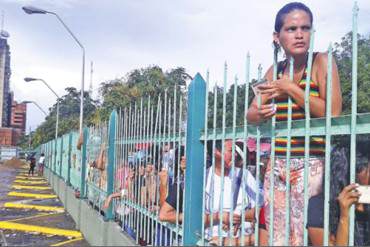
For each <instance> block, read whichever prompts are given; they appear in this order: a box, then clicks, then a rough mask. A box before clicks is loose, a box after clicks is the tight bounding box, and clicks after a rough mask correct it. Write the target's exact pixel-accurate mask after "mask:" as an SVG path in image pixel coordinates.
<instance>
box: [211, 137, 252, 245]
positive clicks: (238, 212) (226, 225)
mask: <svg viewBox="0 0 370 247" xmlns="http://www.w3.org/2000/svg"><path fill="white" fill-rule="evenodd" d="M221 144H222V142H221V141H219V140H217V141H216V149H215V151H214V152H211V153H212V154H213V155H214V158H215V164H214V167H210V168H208V170H207V174H206V188H205V190H206V191H205V212H206V214H205V227H206V238H207V239H208V240H209V241H210V243H211V244H222V245H228V244H232V245H239V235H238V234H240V224H241V222H242V220H241V216H242V210H243V206H244V210H245V214H244V215H245V225H244V231H245V233H248V236H249V235H250V233H249V232H250V231H251V230H252V228H253V227H252V225H251V222H254V206H255V202H254V200H253V199H252V197H253V193H250V192H251V191H253V190H254V189H255V179H254V178H253V176H252V175H251V174H250V173H248V171H247V170H246V169H244V171H246V172H243V173H242V170H241V169H240V168H237V167H234V169H232V163H233V157H232V155H233V152H232V144H233V142H232V140H225V142H224V176H223V177H222V145H221ZM211 145H212V143H211ZM234 155H235V156H234V157H235V159H234V160H235V161H236V158H237V155H238V154H237V152H235V153H234ZM243 175H244V178H245V182H246V186H245V188H244V190H245V194H244V203H243V201H242V199H243V193H242V190H241V189H240V188H241V181H242V177H243ZM222 180H223V188H222ZM251 194H252V195H251ZM230 213H232V214H233V215H232V226H231V222H230ZM221 218H222V220H221ZM211 224H212V225H211ZM220 237H221V238H222V239H220Z"/></svg>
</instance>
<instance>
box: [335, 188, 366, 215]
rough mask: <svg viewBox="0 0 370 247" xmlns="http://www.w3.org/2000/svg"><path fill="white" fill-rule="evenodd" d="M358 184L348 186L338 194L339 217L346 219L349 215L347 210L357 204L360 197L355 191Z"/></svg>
mask: <svg viewBox="0 0 370 247" xmlns="http://www.w3.org/2000/svg"><path fill="white" fill-rule="evenodd" d="M358 186H359V185H358V184H350V185H348V186H346V187H344V189H343V190H342V192H340V194H339V196H338V198H337V200H338V202H339V207H340V215H341V216H342V217H347V216H348V213H349V208H350V207H351V206H352V204H354V203H357V202H358V198H359V197H360V195H361V194H360V192H358V191H356V188H358Z"/></svg>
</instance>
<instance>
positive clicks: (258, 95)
mask: <svg viewBox="0 0 370 247" xmlns="http://www.w3.org/2000/svg"><path fill="white" fill-rule="evenodd" d="M261 78H262V66H261V64H259V65H258V77H257V80H258V81H260V80H261ZM261 100H262V99H261V93H260V92H258V94H257V105H258V109H260V107H261ZM256 139H257V140H256V145H257V150H256V178H259V177H260V163H261V130H260V126H259V125H257V133H256ZM257 184H258V185H259V182H257ZM270 190H271V188H270ZM272 190H273V189H272ZM258 197H259V189H257V193H256V201H258ZM256 205H257V203H256ZM258 216H259V215H257V216H256V218H258Z"/></svg>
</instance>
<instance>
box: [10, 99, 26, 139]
mask: <svg viewBox="0 0 370 247" xmlns="http://www.w3.org/2000/svg"><path fill="white" fill-rule="evenodd" d="M26 116H27V104H26V103H17V101H13V104H12V113H11V120H10V127H12V128H16V129H20V130H21V132H22V133H24V132H25V131H26Z"/></svg>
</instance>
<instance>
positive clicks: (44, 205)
mask: <svg viewBox="0 0 370 247" xmlns="http://www.w3.org/2000/svg"><path fill="white" fill-rule="evenodd" d="M27 172H28V167H27V166H26V165H25V164H24V165H23V166H11V165H4V164H0V188H1V189H0V231H1V232H2V233H1V232H0V243H1V244H0V246H1V245H5V244H7V245H17V246H19V245H27V246H88V245H89V244H88V243H87V242H86V240H85V239H84V237H83V235H82V234H81V232H80V231H78V230H76V224H75V222H74V221H73V219H72V217H71V216H70V215H69V214H68V213H67V212H66V211H65V210H64V208H63V204H62V203H61V202H60V201H59V199H58V198H57V196H56V195H55V193H54V191H53V190H52V189H51V187H50V186H49V184H48V182H47V181H46V180H45V179H44V178H43V177H39V176H36V175H35V176H28V174H27Z"/></svg>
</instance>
